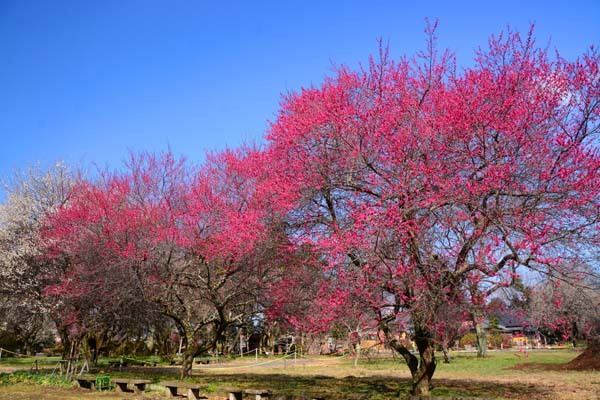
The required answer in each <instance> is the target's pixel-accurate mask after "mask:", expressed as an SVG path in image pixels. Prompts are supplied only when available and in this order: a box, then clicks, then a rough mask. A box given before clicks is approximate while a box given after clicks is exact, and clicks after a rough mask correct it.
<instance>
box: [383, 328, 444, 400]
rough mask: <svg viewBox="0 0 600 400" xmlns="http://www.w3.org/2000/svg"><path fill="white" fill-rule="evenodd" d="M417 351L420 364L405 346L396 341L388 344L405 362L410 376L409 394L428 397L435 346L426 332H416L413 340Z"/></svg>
mask: <svg viewBox="0 0 600 400" xmlns="http://www.w3.org/2000/svg"><path fill="white" fill-rule="evenodd" d="M415 343H416V345H417V349H418V350H419V357H420V360H421V361H420V362H419V359H417V357H415V355H413V354H412V353H411V352H410V351H409V350H408V349H407V348H406V346H404V345H402V344H401V343H400V342H398V341H397V340H392V341H391V342H390V347H391V348H393V349H394V350H396V351H397V352H398V353H400V355H401V356H402V357H403V358H404V361H406V365H408V368H409V369H410V373H411V375H412V385H413V387H412V391H411V394H413V395H419V396H428V395H429V391H430V385H431V378H432V377H433V374H434V372H435V367H436V360H435V345H434V342H433V339H432V338H431V335H430V334H429V333H428V332H426V331H425V332H423V331H420V332H419V331H418V333H417V337H416V338H415Z"/></svg>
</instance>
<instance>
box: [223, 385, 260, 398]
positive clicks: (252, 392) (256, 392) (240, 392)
mask: <svg viewBox="0 0 600 400" xmlns="http://www.w3.org/2000/svg"><path fill="white" fill-rule="evenodd" d="M225 390H226V391H227V392H229V400H242V399H243V398H244V397H245V395H248V396H250V398H251V399H254V400H262V399H268V398H269V397H270V396H271V391H270V390H266V389H238V388H226V389H225Z"/></svg>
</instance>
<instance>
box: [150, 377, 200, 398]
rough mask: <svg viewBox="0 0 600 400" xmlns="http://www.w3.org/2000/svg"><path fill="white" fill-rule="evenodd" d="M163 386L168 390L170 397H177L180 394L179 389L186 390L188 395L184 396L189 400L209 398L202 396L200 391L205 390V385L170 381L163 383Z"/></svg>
mask: <svg viewBox="0 0 600 400" xmlns="http://www.w3.org/2000/svg"><path fill="white" fill-rule="evenodd" d="M160 385H161V386H164V387H166V388H167V392H168V393H167V395H168V396H169V397H177V396H179V394H178V393H177V390H178V389H184V390H185V391H186V394H184V395H183V396H185V397H187V398H188V400H199V399H207V398H208V397H206V396H204V395H201V394H200V389H202V388H203V385H200V384H197V383H191V382H179V381H168V382H161V383H160Z"/></svg>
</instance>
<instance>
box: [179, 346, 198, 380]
mask: <svg viewBox="0 0 600 400" xmlns="http://www.w3.org/2000/svg"><path fill="white" fill-rule="evenodd" d="M195 356H196V349H195V348H194V346H188V347H187V348H186V349H185V351H184V352H183V363H182V364H181V374H180V378H181V379H184V378H187V377H189V376H190V375H191V374H192V367H193V366H194V357H195Z"/></svg>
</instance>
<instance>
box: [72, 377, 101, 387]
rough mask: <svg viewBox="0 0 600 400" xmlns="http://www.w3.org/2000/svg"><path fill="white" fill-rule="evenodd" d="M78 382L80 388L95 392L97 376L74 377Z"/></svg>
mask: <svg viewBox="0 0 600 400" xmlns="http://www.w3.org/2000/svg"><path fill="white" fill-rule="evenodd" d="M73 379H75V380H76V381H77V385H78V386H79V387H80V388H84V389H91V390H94V389H95V388H96V377H95V376H75V377H73Z"/></svg>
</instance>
